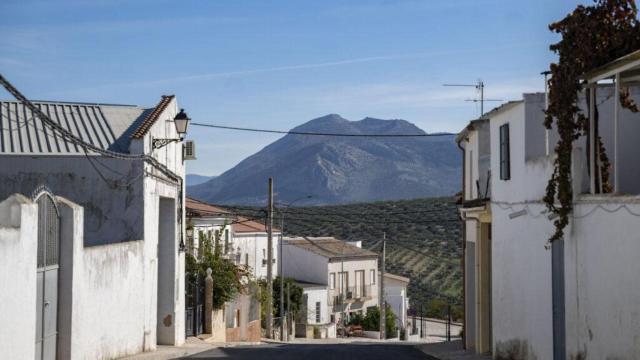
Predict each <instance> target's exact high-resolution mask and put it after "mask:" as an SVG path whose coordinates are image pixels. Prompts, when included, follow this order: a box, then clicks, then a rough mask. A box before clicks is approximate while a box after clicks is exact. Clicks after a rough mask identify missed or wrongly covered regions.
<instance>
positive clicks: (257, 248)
mask: <svg viewBox="0 0 640 360" xmlns="http://www.w3.org/2000/svg"><path fill="white" fill-rule="evenodd" d="M232 228H233V245H232V246H233V250H232V253H233V258H234V259H235V261H236V263H237V264H242V265H247V266H249V268H251V270H252V274H253V276H254V277H255V278H256V279H266V278H267V249H268V248H269V247H268V246H267V245H268V234H267V230H266V228H265V225H264V224H261V223H259V222H257V221H252V220H248V219H246V218H243V217H239V218H238V220H237V221H236V222H235V223H234V224H233V225H232ZM272 233H273V235H272V240H271V243H272V246H273V248H272V252H273V253H272V264H273V268H272V269H271V271H272V274H273V278H274V279H275V278H276V276H278V274H280V263H279V261H278V259H279V257H280V229H277V228H273V229H272Z"/></svg>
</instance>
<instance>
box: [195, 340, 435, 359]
mask: <svg viewBox="0 0 640 360" xmlns="http://www.w3.org/2000/svg"><path fill="white" fill-rule="evenodd" d="M183 359H216V360H217V359H238V360H270V359H274V360H342V359H345V360H360V359H362V360H378V359H379V360H401V359H402V360H404V359H407V360H414V359H420V360H436V359H435V358H432V357H430V356H428V355H426V354H424V353H423V352H421V351H420V350H418V349H416V348H415V347H414V346H411V345H402V344H397V345H396V344H376V343H349V344H286V345H281V344H264V345H249V346H234V347H223V348H216V349H212V350H208V351H205V352H203V353H199V354H196V355H192V356H189V357H185V358H183Z"/></svg>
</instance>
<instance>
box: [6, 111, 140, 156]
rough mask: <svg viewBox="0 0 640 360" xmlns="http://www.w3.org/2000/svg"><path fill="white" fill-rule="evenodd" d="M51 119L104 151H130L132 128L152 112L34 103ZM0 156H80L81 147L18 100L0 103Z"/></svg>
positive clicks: (81, 153)
mask: <svg viewBox="0 0 640 360" xmlns="http://www.w3.org/2000/svg"><path fill="white" fill-rule="evenodd" d="M33 103H34V105H36V106H37V107H39V108H40V109H41V110H42V111H43V112H44V113H45V114H47V115H48V116H49V117H50V118H51V120H53V121H55V122H57V123H58V124H59V125H61V126H62V127H64V128H65V129H67V130H69V131H70V132H72V133H73V134H74V135H76V136H77V137H79V138H81V139H83V140H84V141H86V142H88V143H91V144H93V145H95V146H97V147H99V148H102V149H105V150H107V149H108V150H112V151H117V152H122V153H127V152H129V143H130V141H131V140H130V138H131V135H130V133H131V132H132V131H133V129H135V128H137V127H138V126H139V123H140V122H142V120H143V119H144V118H145V117H146V115H147V114H148V113H149V112H150V111H151V110H145V109H143V108H141V107H138V106H131V105H107V104H88V103H67V102H47V101H36V102H33ZM0 154H5V155H9V154H16V155H20V154H25V155H26V154H28V155H57V154H62V155H83V154H84V151H83V149H82V148H81V147H79V146H77V145H75V144H73V143H71V142H69V141H67V140H65V139H64V138H62V137H61V136H60V135H59V134H54V133H53V132H52V131H51V128H49V127H48V126H45V125H44V124H43V122H42V120H40V119H39V118H34V116H33V114H32V113H31V111H30V110H29V109H28V108H27V107H26V106H24V105H23V104H22V103H20V102H18V101H0Z"/></svg>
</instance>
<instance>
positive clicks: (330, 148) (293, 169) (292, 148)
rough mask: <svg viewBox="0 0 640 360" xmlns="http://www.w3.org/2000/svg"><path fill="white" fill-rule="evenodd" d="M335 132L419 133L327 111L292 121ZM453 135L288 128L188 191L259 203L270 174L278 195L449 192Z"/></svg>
mask: <svg viewBox="0 0 640 360" xmlns="http://www.w3.org/2000/svg"><path fill="white" fill-rule="evenodd" d="M292 131H298V132H316V133H318V132H320V133H340V134H424V131H422V130H421V129H419V128H418V127H416V126H415V125H413V124H411V123H409V122H407V121H405V120H380V119H373V118H365V119H363V120H360V121H349V120H346V119H344V118H342V117H340V116H339V115H335V114H332V115H327V116H323V117H320V118H317V119H314V120H311V121H309V122H307V123H305V124H303V125H300V126H298V127H296V128H294V129H293V130H292ZM460 163H461V161H460V150H459V149H458V148H457V147H456V145H455V141H454V136H453V135H445V136H432V137H396V138H389V137H386V138H385V137H336V136H304V135H292V134H288V135H285V136H284V137H282V138H281V139H279V140H277V141H275V142H273V143H271V144H270V145H268V146H266V147H265V148H264V149H262V150H260V151H259V152H257V153H255V154H253V155H251V156H249V157H248V158H246V159H245V160H243V161H242V162H240V163H239V164H238V165H236V166H235V167H233V168H232V169H230V170H228V171H226V172H225V173H223V174H222V175H220V176H218V177H216V178H214V179H211V180H209V181H207V182H206V183H203V184H200V185H195V186H190V187H189V188H188V189H187V193H188V195H189V196H192V197H195V198H197V199H201V200H204V201H210V202H214V203H219V204H235V205H264V204H265V203H266V198H267V179H268V178H269V177H273V178H274V192H275V193H276V200H277V201H279V202H284V203H287V202H290V201H292V200H295V199H298V198H300V197H305V196H308V195H311V196H312V198H311V199H305V200H303V201H299V202H298V203H297V204H298V205H324V204H346V203H356V202H369V201H377V200H397V199H414V198H424V197H433V196H446V195H452V194H454V193H455V192H457V191H458V190H459V187H460V171H461V170H460V169H461V166H460Z"/></svg>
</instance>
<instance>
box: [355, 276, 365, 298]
mask: <svg viewBox="0 0 640 360" xmlns="http://www.w3.org/2000/svg"><path fill="white" fill-rule="evenodd" d="M355 290H356V298H357V299H360V298H363V297H364V296H365V292H364V270H358V271H356V289H355Z"/></svg>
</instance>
